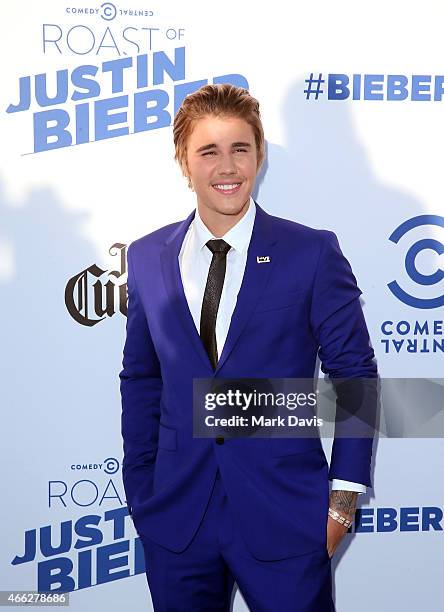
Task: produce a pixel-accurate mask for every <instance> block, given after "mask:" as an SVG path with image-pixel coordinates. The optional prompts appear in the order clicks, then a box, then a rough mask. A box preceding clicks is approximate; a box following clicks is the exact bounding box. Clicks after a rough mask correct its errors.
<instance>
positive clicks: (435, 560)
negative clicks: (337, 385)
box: [0, 0, 444, 612]
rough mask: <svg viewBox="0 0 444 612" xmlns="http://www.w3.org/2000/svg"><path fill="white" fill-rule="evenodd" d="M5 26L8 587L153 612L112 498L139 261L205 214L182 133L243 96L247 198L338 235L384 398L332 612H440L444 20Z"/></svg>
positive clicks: (134, 543) (380, 12)
mask: <svg viewBox="0 0 444 612" xmlns="http://www.w3.org/2000/svg"><path fill="white" fill-rule="evenodd" d="M1 16H2V19H1V21H0V24H1V25H0V28H1V38H0V41H1V42H0V44H1V47H2V53H1V58H2V60H1V63H2V87H1V91H0V100H1V105H0V107H1V140H0V160H1V168H0V298H1V312H2V314H1V346H2V351H1V366H0V372H1V376H2V386H1V419H2V427H1V429H2V443H1V445H0V449H1V451H0V452H1V466H2V477H1V491H2V503H1V513H2V517H1V539H0V541H1V546H0V555H1V557H0V577H1V581H0V589H1V590H4V591H6V590H8V589H9V590H11V591H14V590H20V591H36V590H40V591H44V590H48V591H49V590H63V591H69V592H70V606H71V609H72V610H75V611H79V612H80V611H81V612H96V611H97V610H107V611H116V612H117V611H120V610H122V609H123V608H124V607H129V609H131V610H132V611H133V612H137V611H139V610H140V611H142V610H150V609H152V606H151V600H150V595H149V591H148V586H147V582H146V576H145V568H144V559H143V550H142V546H141V544H140V542H139V539H138V538H137V534H136V532H135V530H134V526H133V524H132V521H131V517H130V516H128V514H127V509H126V504H125V495H124V490H123V485H122V477H121V461H122V441H121V436H120V411H121V406H120V392H119V379H118V373H119V371H120V369H121V360H122V349H123V343H124V339H125V324H126V300H127V296H126V272H127V264H126V253H127V248H128V245H129V244H130V243H131V242H132V241H133V240H135V239H136V238H139V237H140V236H142V235H144V234H147V233H149V232H150V231H152V230H155V229H157V228H158V227H161V226H163V225H165V224H167V223H171V222H173V221H177V220H181V219H184V218H185V217H186V216H187V215H188V214H189V213H190V212H191V211H192V210H193V208H194V207H195V200H194V197H195V196H194V194H193V193H192V192H191V191H189V190H188V188H187V184H186V179H185V178H183V177H182V175H181V173H180V171H179V168H178V166H177V165H176V163H175V162H174V159H173V156H174V147H173V139H172V120H173V118H174V114H175V112H176V110H177V108H178V107H179V105H180V103H181V102H182V100H183V98H184V97H185V96H186V95H187V94H188V93H190V92H192V91H194V90H196V89H198V88H199V87H200V86H201V85H204V84H206V83H218V82H230V83H233V84H234V85H239V86H243V87H246V88H248V89H249V91H250V92H251V93H252V95H254V96H255V97H256V98H257V99H258V100H259V102H260V105H261V112H262V118H263V124H264V129H265V134H266V139H267V161H266V163H265V164H264V167H263V169H262V171H261V174H260V176H259V177H258V180H257V184H256V188H255V191H254V193H253V196H254V198H255V199H256V201H257V202H258V203H259V204H260V205H261V206H262V207H263V208H264V209H265V210H267V211H268V212H269V213H271V214H274V215H278V216H281V217H285V218H288V219H292V220H294V221H298V222H301V223H304V224H307V225H311V226H313V227H317V228H324V229H330V230H333V231H334V232H336V234H337V236H338V239H339V242H340V244H341V247H342V250H343V252H344V254H345V255H346V257H347V258H348V259H349V261H350V262H351V265H352V268H353V271H354V273H355V275H356V277H357V280H358V284H359V286H360V288H361V289H362V291H363V295H362V303H363V308H364V313H365V316H366V320H367V324H368V327H369V332H370V336H371V340H372V345H373V347H374V350H375V353H376V356H377V361H378V366H379V371H380V374H381V377H382V378H383V379H387V380H388V381H391V382H392V385H391V386H390V389H391V393H390V401H386V403H385V405H384V427H383V428H382V429H383V430H384V434H382V433H381V435H380V436H379V437H378V440H377V441H376V442H375V449H374V465H373V474H372V479H373V485H374V486H373V488H371V489H370V488H369V489H368V491H367V493H366V494H365V495H362V496H360V497H359V511H358V513H357V517H356V521H355V524H354V525H353V527H352V528H351V530H350V531H349V533H348V534H347V535H346V536H345V537H344V539H343V541H342V542H341V545H340V547H339V548H338V549H337V551H336V553H335V555H334V557H333V560H332V569H333V577H334V582H335V600H336V606H337V610H338V611H340V612H355V611H356V610H360V612H370V611H373V610H374V609H378V610H390V609H392V608H393V607H394V606H395V605H397V606H399V607H400V609H402V610H405V611H406V612H407V611H413V610H417V609H419V608H421V609H424V610H428V611H430V612H435V611H436V612H439V611H440V610H444V604H443V603H442V588H441V584H442V572H443V570H444V539H443V527H444V518H443V508H444V493H443V482H444V460H443V456H444V442H443V437H442V436H443V431H442V430H441V429H442V428H440V426H439V422H437V425H436V427H434V428H433V427H432V431H433V434H432V435H431V434H430V429H429V434H428V435H427V436H418V437H413V436H411V435H409V436H406V435H403V432H405V431H406V429H405V428H403V425H405V423H407V424H408V423H410V424H411V423H417V422H420V421H421V419H423V420H424V418H425V417H424V415H425V414H428V413H427V410H428V409H430V403H429V400H428V399H427V392H424V394H423V395H422V394H421V393H414V392H412V393H410V392H409V393H406V392H405V389H406V387H405V385H406V382H407V380H408V379H409V380H410V379H418V381H419V382H418V384H419V387H415V389H418V388H423V387H421V384H425V383H424V381H429V385H430V384H432V385H434V387H433V388H434V390H435V391H436V389H438V397H441V398H444V387H443V386H442V381H441V380H440V377H441V376H443V373H444V368H443V362H444V360H443V353H444V335H443V333H444V327H443V313H444V259H443V257H444V255H443V253H444V200H443V190H442V144H441V143H442V141H444V122H443V117H444V111H443V108H444V62H443V59H442V44H441V43H442V23H443V21H444V8H443V7H442V6H441V5H440V3H435V2H427V1H426V2H424V3H423V4H421V6H419V5H418V4H417V3H409V2H407V3H406V2H400V1H397V0H396V1H393V2H389V3H387V2H385V3H383V2H380V1H375V2H364V3H359V5H357V4H356V3H352V2H346V1H342V0H340V1H339V2H335V3H331V2H324V1H322V2H300V3H287V2H280V1H278V2H273V3H272V4H267V3H265V4H260V3H253V2H244V3H241V2H234V1H233V0H226V1H225V2H224V3H222V4H211V3H199V2H196V3H191V4H190V3H183V2H179V1H177V0H170V1H169V2H154V3H153V2H139V0H131V2H130V1H129V0H121V1H120V0H118V1H117V2H103V3H101V2H100V1H99V2H97V3H95V2H90V1H89V0H87V1H84V0H82V2H77V1H76V0H74V1H73V0H69V1H65V0H62V1H60V0H57V1H56V0H42V1H41V2H38V3H36V2H31V1H30V0H27V1H20V0H19V1H18V2H15V3H9V5H8V6H6V5H5V6H3V7H2V9H1ZM295 273H297V270H295ZM399 379H404V383H402V381H400V380H399ZM430 381H434V382H430ZM396 383H397V384H396ZM424 388H427V389H429V388H430V387H429V386H428V385H427V384H425V387H424ZM439 390H442V391H443V393H442V394H441V395H440V394H439ZM435 397H436V395H435ZM442 403H443V404H444V399H442ZM432 412H433V414H431V415H430V414H428V416H427V419H428V421H429V424H430V419H433V418H437V417H438V416H439V414H438V413H439V401H437V402H436V405H435V406H434V407H433V411H432ZM423 417H424V418H423ZM407 429H408V428H407ZM411 430H412V429H411V428H410V429H409V431H411ZM323 444H324V448H325V451H326V454H327V458H329V453H330V449H331V439H325V440H323ZM233 609H234V610H235V611H241V610H247V606H246V604H245V602H244V601H243V598H242V595H241V593H240V592H239V591H237V593H236V595H235V598H234V604H233Z"/></svg>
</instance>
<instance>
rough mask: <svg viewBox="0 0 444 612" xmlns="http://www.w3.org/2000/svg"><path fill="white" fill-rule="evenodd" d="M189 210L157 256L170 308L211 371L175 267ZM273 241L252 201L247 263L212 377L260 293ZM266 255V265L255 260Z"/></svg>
mask: <svg viewBox="0 0 444 612" xmlns="http://www.w3.org/2000/svg"><path fill="white" fill-rule="evenodd" d="M194 215H195V211H194V210H193V211H192V212H191V213H190V215H188V217H187V218H186V219H185V220H184V221H182V222H181V223H180V224H179V226H178V227H177V228H176V229H175V231H174V232H173V233H172V234H171V235H170V236H169V238H168V239H167V241H166V244H165V246H164V248H163V250H162V252H161V254H160V261H161V267H162V274H163V278H164V282H165V287H166V290H167V294H168V298H169V301H170V305H171V307H172V309H173V311H174V313H177V314H178V315H179V318H180V320H181V323H182V325H183V326H184V328H185V330H186V333H187V335H188V337H189V339H190V342H191V344H192V345H193V347H194V349H195V351H196V353H197V355H198V356H199V358H200V359H201V360H202V361H203V363H204V364H205V366H206V367H207V368H208V369H209V370H210V371H211V372H213V368H212V366H211V362H210V360H209V358H208V355H207V352H206V350H205V347H204V345H203V344H202V340H201V338H200V336H199V333H198V331H197V329H196V326H195V324H194V320H193V317H192V314H191V312H190V309H189V307H188V302H187V299H186V296H185V292H184V288H183V284H182V278H181V275H180V267H179V253H180V248H181V246H182V243H183V240H184V238H185V234H186V232H187V230H188V227H189V226H190V223H191V222H192V220H193V219H194ZM275 246H276V240H275V238H274V237H273V235H272V228H271V219H270V215H268V214H267V213H266V212H265V211H264V210H263V209H262V208H261V207H260V206H259V204H257V202H256V216H255V220H254V225H253V232H252V235H251V240H250V244H249V247H248V254H247V262H246V266H245V272H244V277H243V280H242V284H241V288H240V290H239V294H238V296H237V302H236V307H235V309H234V312H233V315H232V317H231V323H230V327H229V330H228V334H227V338H226V341H225V344H224V347H223V350H222V354H221V356H220V358H219V362H218V364H217V367H216V370H215V372H214V375H217V373H218V371H219V370H220V369H221V367H222V366H223V364H224V363H225V361H226V360H227V358H228V356H229V355H230V353H231V351H232V350H233V348H234V346H235V344H236V342H237V340H238V339H239V336H240V334H241V332H242V330H243V328H244V326H245V325H246V323H247V321H248V319H249V317H250V315H251V313H252V311H253V309H254V307H255V305H256V303H257V300H258V299H259V296H260V295H261V293H262V292H263V290H264V288H265V286H266V283H267V280H268V278H269V276H270V273H271V270H272V268H273V263H274V257H273V254H274V253H275ZM264 256H269V257H270V262H269V263H258V261H257V258H258V257H264Z"/></svg>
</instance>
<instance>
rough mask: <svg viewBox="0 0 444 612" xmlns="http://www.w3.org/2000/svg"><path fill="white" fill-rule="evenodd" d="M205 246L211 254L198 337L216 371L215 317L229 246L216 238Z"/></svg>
mask: <svg viewBox="0 0 444 612" xmlns="http://www.w3.org/2000/svg"><path fill="white" fill-rule="evenodd" d="M206 246H207V247H208V248H209V249H210V251H211V252H212V253H213V258H212V259H211V264H210V269H209V270H208V277H207V284H206V286H205V293H204V296H203V300H202V310H201V314H200V337H201V339H202V342H203V345H204V347H205V349H206V351H207V353H208V357H209V358H210V361H211V363H212V365H213V369H216V366H217V362H218V356H217V344H216V317H217V311H218V308H219V302H220V296H221V294H222V287H223V285H224V279H225V269H226V265H227V253H228V251H229V250H230V249H231V246H230V245H229V244H227V243H226V242H225V240H222V238H218V239H216V240H209V241H208V242H207V243H206Z"/></svg>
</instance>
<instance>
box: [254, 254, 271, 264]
mask: <svg viewBox="0 0 444 612" xmlns="http://www.w3.org/2000/svg"><path fill="white" fill-rule="evenodd" d="M256 261H257V263H270V257H269V255H265V256H264V257H259V255H258V256H257V257H256Z"/></svg>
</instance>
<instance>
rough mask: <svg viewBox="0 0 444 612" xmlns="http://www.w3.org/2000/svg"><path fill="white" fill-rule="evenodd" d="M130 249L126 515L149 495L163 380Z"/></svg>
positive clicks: (124, 386) (124, 394) (123, 376)
mask: <svg viewBox="0 0 444 612" xmlns="http://www.w3.org/2000/svg"><path fill="white" fill-rule="evenodd" d="M132 255H133V245H132V244H131V245H130V246H129V248H128V281H127V291H128V312H127V321H126V340H125V345H124V348H123V360H122V366H123V369H122V371H121V372H120V373H119V378H120V393H121V398H122V413H121V432H122V437H123V462H122V478H123V484H124V489H125V494H126V501H127V506H128V510H129V513H130V514H132V513H133V508H134V507H135V506H136V505H137V503H138V502H140V501H144V499H146V498H147V497H149V496H150V494H151V492H152V483H153V471H154V462H155V458H156V452H157V442H158V436H159V419H160V396H161V392H162V377H161V371H160V363H159V359H158V357H157V354H156V350H155V347H154V344H153V341H152V339H151V334H150V330H149V327H148V322H147V319H146V315H145V312H144V309H143V306H142V303H141V301H140V296H139V293H138V290H137V285H136V278H135V273H134V266H133V260H132Z"/></svg>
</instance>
